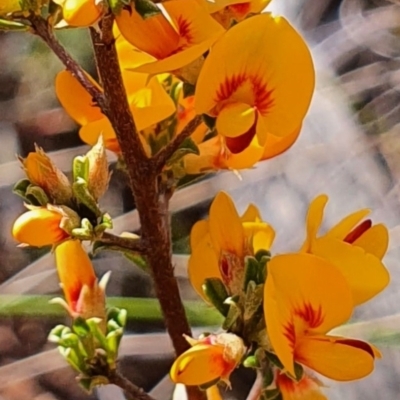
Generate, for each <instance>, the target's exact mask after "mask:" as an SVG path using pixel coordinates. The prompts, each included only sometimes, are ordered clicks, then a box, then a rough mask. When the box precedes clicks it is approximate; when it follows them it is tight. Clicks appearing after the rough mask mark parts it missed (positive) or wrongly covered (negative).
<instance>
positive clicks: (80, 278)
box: [55, 240, 108, 320]
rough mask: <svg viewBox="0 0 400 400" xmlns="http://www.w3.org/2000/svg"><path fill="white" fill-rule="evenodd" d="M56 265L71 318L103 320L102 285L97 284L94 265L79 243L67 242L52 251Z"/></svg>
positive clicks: (103, 300) (103, 287)
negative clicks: (96, 318)
mask: <svg viewBox="0 0 400 400" xmlns="http://www.w3.org/2000/svg"><path fill="white" fill-rule="evenodd" d="M55 256H56V265H57V271H58V276H59V278H60V282H61V286H62V288H63V291H64V294H65V299H66V308H67V310H68V311H69V313H70V314H71V316H72V317H78V316H80V317H83V318H85V319H87V318H92V317H98V318H102V319H103V320H105V293H104V290H105V285H106V281H107V279H108V274H106V276H105V278H104V277H103V279H102V281H101V282H100V284H98V283H97V278H96V275H95V273H94V269H93V265H92V263H91V261H90V259H89V256H88V255H87V253H86V251H85V250H84V249H83V248H82V245H81V242H80V241H79V240H68V241H66V242H64V243H62V244H60V245H59V246H57V248H56V249H55Z"/></svg>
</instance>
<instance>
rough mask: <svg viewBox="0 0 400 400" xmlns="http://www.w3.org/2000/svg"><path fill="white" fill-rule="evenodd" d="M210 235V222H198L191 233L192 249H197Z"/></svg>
mask: <svg viewBox="0 0 400 400" xmlns="http://www.w3.org/2000/svg"><path fill="white" fill-rule="evenodd" d="M208 234H209V229H208V221H206V220H201V221H197V222H196V223H195V224H194V225H193V228H192V230H191V231H190V248H191V249H192V251H193V249H195V248H196V247H197V245H198V244H199V243H200V242H201V240H203V239H204V237H205V236H206V235H208Z"/></svg>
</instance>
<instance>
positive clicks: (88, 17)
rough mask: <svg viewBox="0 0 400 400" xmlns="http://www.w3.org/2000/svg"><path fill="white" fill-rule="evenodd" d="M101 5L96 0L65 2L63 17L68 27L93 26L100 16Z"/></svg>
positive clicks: (71, 0)
mask: <svg viewBox="0 0 400 400" xmlns="http://www.w3.org/2000/svg"><path fill="white" fill-rule="evenodd" d="M102 10H103V7H102V4H101V3H100V2H97V1H96V0H65V2H64V4H63V17H64V20H65V21H66V22H67V24H68V25H70V26H79V27H85V26H90V25H93V24H94V23H95V22H96V21H97V20H98V19H99V18H100V16H101V14H102Z"/></svg>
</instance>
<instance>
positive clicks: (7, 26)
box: [0, 19, 29, 31]
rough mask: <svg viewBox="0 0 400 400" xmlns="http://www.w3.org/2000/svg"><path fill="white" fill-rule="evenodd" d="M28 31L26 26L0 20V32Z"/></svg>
mask: <svg viewBox="0 0 400 400" xmlns="http://www.w3.org/2000/svg"><path fill="white" fill-rule="evenodd" d="M28 29H29V27H28V26H27V25H24V24H19V23H18V22H13V21H7V20H5V19H0V31H27V30H28Z"/></svg>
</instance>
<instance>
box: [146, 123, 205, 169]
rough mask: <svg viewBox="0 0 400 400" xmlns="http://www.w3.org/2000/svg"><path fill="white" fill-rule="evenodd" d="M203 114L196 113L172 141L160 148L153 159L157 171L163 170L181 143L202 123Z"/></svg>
mask: <svg viewBox="0 0 400 400" xmlns="http://www.w3.org/2000/svg"><path fill="white" fill-rule="evenodd" d="M201 122H202V117H201V115H196V116H195V117H194V118H193V119H192V120H191V121H190V122H189V123H188V124H187V125H186V126H185V127H184V128H183V130H182V132H181V133H179V135H177V136H176V137H175V138H174V139H173V140H172V141H171V142H169V143H168V144H167V146H165V147H164V148H163V149H162V150H160V151H159V152H158V153H157V154H156V155H155V156H154V157H153V159H152V161H153V162H154V165H155V169H156V171H161V170H162V169H163V168H164V166H165V164H166V163H167V161H168V160H169V159H170V158H171V157H172V156H173V154H174V153H175V151H176V150H178V148H179V147H180V145H181V144H182V143H183V142H184V140H185V139H187V138H188V137H189V136H190V135H191V134H192V133H193V132H194V131H195V129H196V128H197V127H198V126H199V125H200V124H201Z"/></svg>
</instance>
